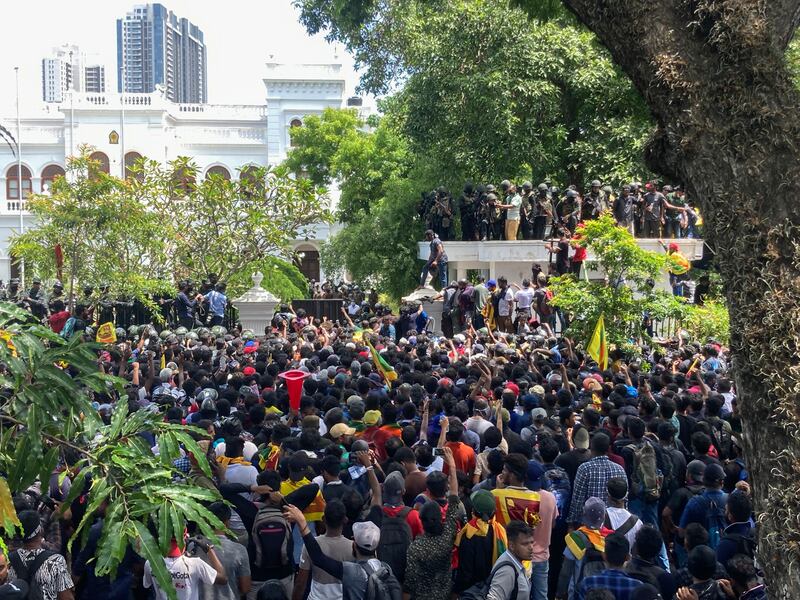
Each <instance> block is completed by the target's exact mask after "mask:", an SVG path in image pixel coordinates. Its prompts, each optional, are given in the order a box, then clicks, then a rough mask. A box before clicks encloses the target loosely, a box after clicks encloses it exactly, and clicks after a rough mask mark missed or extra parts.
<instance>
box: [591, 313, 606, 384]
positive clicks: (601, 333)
mask: <svg viewBox="0 0 800 600" xmlns="http://www.w3.org/2000/svg"><path fill="white" fill-rule="evenodd" d="M586 351H587V352H588V353H589V356H591V357H592V358H593V359H594V360H595V361H596V362H597V364H598V365H599V366H600V369H601V370H602V371H605V370H606V369H607V368H608V342H607V341H606V325H605V322H604V320H603V315H600V318H599V319H597V325H595V328H594V333H593V334H592V339H591V340H589V345H588V346H587V347H586Z"/></svg>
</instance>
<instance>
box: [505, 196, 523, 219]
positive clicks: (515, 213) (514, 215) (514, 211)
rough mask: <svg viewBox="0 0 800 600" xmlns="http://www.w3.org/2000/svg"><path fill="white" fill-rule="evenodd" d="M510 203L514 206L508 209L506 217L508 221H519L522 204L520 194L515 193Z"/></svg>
mask: <svg viewBox="0 0 800 600" xmlns="http://www.w3.org/2000/svg"><path fill="white" fill-rule="evenodd" d="M508 204H509V205H510V206H512V207H513V208H509V209H507V210H506V219H507V220H508V221H519V207H520V206H521V205H522V198H520V195H519V194H514V195H513V196H511V198H509V200H508Z"/></svg>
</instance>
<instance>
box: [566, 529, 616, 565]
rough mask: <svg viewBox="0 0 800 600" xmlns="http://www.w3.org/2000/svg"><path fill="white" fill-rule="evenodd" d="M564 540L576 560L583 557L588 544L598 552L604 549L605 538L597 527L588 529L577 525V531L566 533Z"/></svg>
mask: <svg viewBox="0 0 800 600" xmlns="http://www.w3.org/2000/svg"><path fill="white" fill-rule="evenodd" d="M565 541H566V543H567V548H569V551H570V552H572V555H573V556H574V557H575V558H576V559H578V560H581V559H582V558H583V555H584V554H586V551H587V550H588V549H589V546H590V545H591V546H594V548H595V549H596V550H598V551H599V552H605V551H606V538H605V536H604V535H603V532H602V531H598V530H597V529H589V528H588V527H586V526H585V525H584V526H582V527H579V528H578V530H577V531H573V532H572V533H568V534H567V537H566V538H565Z"/></svg>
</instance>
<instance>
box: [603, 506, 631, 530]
mask: <svg viewBox="0 0 800 600" xmlns="http://www.w3.org/2000/svg"><path fill="white" fill-rule="evenodd" d="M638 522H639V517H637V516H636V515H633V514H632V515H631V516H630V517H628V518H627V519H625V522H624V523H622V525H620V526H619V527H617V528H616V529H614V528H613V527H612V526H611V517H610V516H609V514H608V509H606V518H605V519H604V520H603V526H604V527H605V528H606V529H613V530H614V533H618V534H620V535H627V534H628V532H629V531H630V530H631V529H633V528H634V527H636V523H638Z"/></svg>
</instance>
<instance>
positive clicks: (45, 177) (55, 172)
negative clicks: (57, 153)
mask: <svg viewBox="0 0 800 600" xmlns="http://www.w3.org/2000/svg"><path fill="white" fill-rule="evenodd" d="M63 176H64V169H63V168H62V167H61V166H60V165H47V166H46V167H45V168H44V171H42V193H45V192H48V191H50V189H51V188H52V187H53V180H54V179H55V178H56V177H63Z"/></svg>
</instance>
